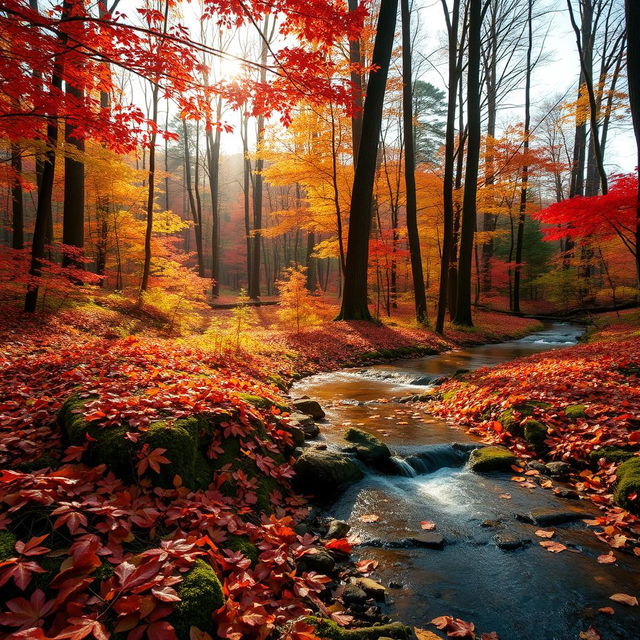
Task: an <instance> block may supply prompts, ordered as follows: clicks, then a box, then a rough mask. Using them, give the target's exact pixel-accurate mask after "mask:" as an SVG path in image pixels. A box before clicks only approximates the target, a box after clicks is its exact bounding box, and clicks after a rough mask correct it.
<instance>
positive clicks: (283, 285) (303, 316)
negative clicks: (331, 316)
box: [276, 265, 318, 333]
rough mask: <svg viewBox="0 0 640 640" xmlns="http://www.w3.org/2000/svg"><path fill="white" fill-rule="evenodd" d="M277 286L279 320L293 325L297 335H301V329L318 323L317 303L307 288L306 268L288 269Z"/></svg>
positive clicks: (295, 267) (297, 266) (294, 267)
mask: <svg viewBox="0 0 640 640" xmlns="http://www.w3.org/2000/svg"><path fill="white" fill-rule="evenodd" d="M276 285H277V287H278V291H279V293H280V296H279V301H280V308H279V309H278V318H279V319H280V320H281V321H282V323H283V324H284V325H285V326H289V325H291V324H292V323H293V324H295V326H296V333H300V328H301V327H303V326H307V325H310V324H314V323H315V322H317V320H318V318H317V315H316V313H315V311H316V301H315V300H314V298H313V296H312V295H311V293H310V292H309V289H308V288H307V268H306V267H302V266H299V265H296V266H292V267H288V268H287V269H285V271H284V274H283V277H282V278H281V279H280V280H278V282H277V283H276Z"/></svg>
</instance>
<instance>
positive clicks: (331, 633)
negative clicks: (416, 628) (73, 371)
mask: <svg viewBox="0 0 640 640" xmlns="http://www.w3.org/2000/svg"><path fill="white" fill-rule="evenodd" d="M306 621H307V622H308V623H309V624H311V625H312V626H313V627H315V630H316V634H317V635H318V637H319V638H326V640H380V639H381V638H392V639H393V640H409V638H412V637H413V631H412V630H411V628H410V627H407V626H406V625H404V624H401V623H400V622H391V623H389V624H381V625H376V626H374V627H360V628H359V629H343V628H342V627H339V626H338V625H337V624H336V623H335V622H333V621H332V620H327V619H325V618H316V617H315V616H311V617H309V618H307V619H306Z"/></svg>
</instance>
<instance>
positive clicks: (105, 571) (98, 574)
mask: <svg viewBox="0 0 640 640" xmlns="http://www.w3.org/2000/svg"><path fill="white" fill-rule="evenodd" d="M113 571H114V569H113V565H112V564H111V563H109V562H103V563H102V564H101V565H100V566H99V567H98V568H97V569H96V570H95V571H94V572H93V577H94V578H97V579H98V580H107V579H109V578H110V577H111V576H112V575H113Z"/></svg>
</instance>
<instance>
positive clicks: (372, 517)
mask: <svg viewBox="0 0 640 640" xmlns="http://www.w3.org/2000/svg"><path fill="white" fill-rule="evenodd" d="M358 520H360V522H378V520H380V516H379V515H378V514H377V513H365V514H364V515H363V516H360V517H359V518H358Z"/></svg>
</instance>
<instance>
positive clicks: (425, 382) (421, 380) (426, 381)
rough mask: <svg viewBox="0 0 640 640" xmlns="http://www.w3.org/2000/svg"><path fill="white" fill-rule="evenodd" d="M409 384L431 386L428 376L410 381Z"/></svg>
mask: <svg viewBox="0 0 640 640" xmlns="http://www.w3.org/2000/svg"><path fill="white" fill-rule="evenodd" d="M411 384H415V385H420V386H426V385H428V384H431V378H430V377H429V376H420V377H419V378H416V379H415V380H412V381H411Z"/></svg>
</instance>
